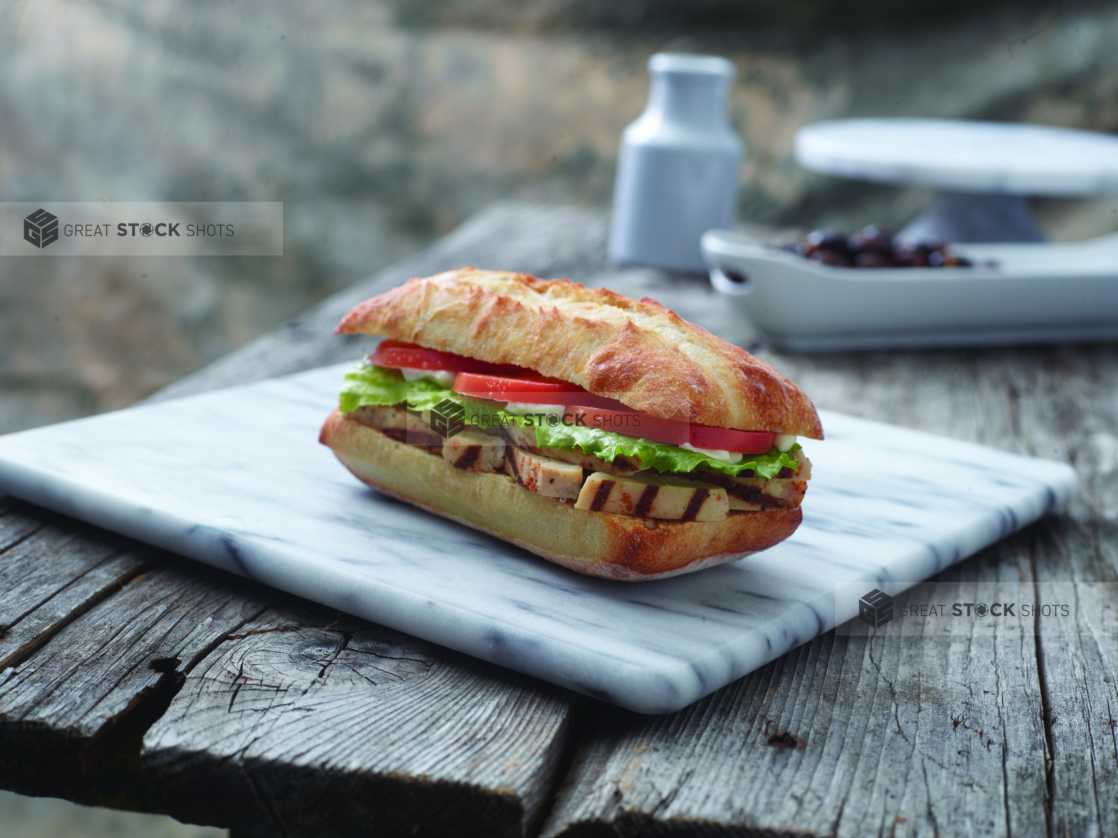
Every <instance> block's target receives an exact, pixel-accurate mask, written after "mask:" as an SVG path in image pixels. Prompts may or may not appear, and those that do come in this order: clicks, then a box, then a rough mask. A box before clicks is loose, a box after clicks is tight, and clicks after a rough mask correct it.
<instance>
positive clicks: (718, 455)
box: [679, 437, 794, 463]
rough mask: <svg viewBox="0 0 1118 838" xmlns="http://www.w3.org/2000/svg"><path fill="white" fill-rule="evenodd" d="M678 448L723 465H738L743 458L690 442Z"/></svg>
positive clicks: (740, 455) (742, 456)
mask: <svg viewBox="0 0 1118 838" xmlns="http://www.w3.org/2000/svg"><path fill="white" fill-rule="evenodd" d="M793 438H794V437H793ZM679 447H680V448H686V449H687V450H688V451H694V452H695V453H696V454H705V455H706V456H708V457H711V458H713V459H715V460H722V461H723V462H724V463H740V462H741V461H742V459H743V458H744V457H745V455H744V454H731V453H730V452H729V451H721V450H718V449H714V448H696V447H695V446H694V445H692V444H691V443H690V442H685V443H683V444H682V445H681V446H679Z"/></svg>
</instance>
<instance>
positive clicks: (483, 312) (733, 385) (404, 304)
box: [337, 268, 823, 439]
mask: <svg viewBox="0 0 1118 838" xmlns="http://www.w3.org/2000/svg"><path fill="white" fill-rule="evenodd" d="M337 333H338V334H354V333H363V334H372V335H382V336H383V337H387V338H392V339H395V340H402V341H407V342H409V343H417V344H420V345H421V346H426V347H429V348H431V349H438V350H440V351H443V352H454V353H457V354H459V355H466V356H469V357H471V358H478V359H480V360H482V361H490V362H492V363H497V364H516V365H518V366H522V367H528V368H529V369H533V370H537V371H539V372H540V373H542V374H543V375H546V376H550V377H553V378H559V379H562V380H564V381H571V382H573V383H575V384H578V385H579V386H581V387H585V388H586V389H587V390H589V391H590V392H591V393H595V394H597V395H599V396H607V397H610V398H614V399H617V400H619V401H620V402H622V403H623V404H626V405H628V406H629V407H631V408H634V409H636V410H643V411H645V412H647V413H650V414H652V415H653V416H659V417H661V418H664V419H677V420H681V421H690V422H695V423H698V424H701V425H713V426H716V427H720V428H737V429H740V430H748V431H753V430H756V431H777V432H779V433H786V434H796V435H797V436H805V437H810V438H812V439H822V438H823V428H822V426H821V424H820V422H819V414H818V413H816V412H815V407H814V406H813V405H812V403H811V401H810V400H809V399H808V398H807V396H805V395H804V394H803V393H802V392H801V391H800V389H799V388H798V387H796V385H794V384H793V383H792V382H790V381H789V380H788V379H787V378H785V377H784V376H783V375H781V374H780V373H779V372H777V371H776V370H774V369H773V368H772V367H770V366H769V365H768V364H766V363H764V362H763V361H759V360H757V359H756V358H754V357H753V356H752V355H750V354H749V353H748V352H746V351H745V350H744V349H741V348H740V347H737V346H734V345H732V344H730V343H727V342H726V341H724V340H722V339H720V338H717V337H715V336H714V335H712V334H711V333H710V332H708V331H707V330H706V329H703V328H702V327H700V326H696V325H694V324H693V323H688V322H687V321H686V320H684V319H683V318H681V317H679V315H677V314H676V313H675V312H674V311H670V310H669V309H666V308H664V306H662V305H660V304H659V303H658V302H656V301H655V300H651V299H648V298H647V297H646V298H645V299H643V300H634V299H631V298H629V297H623V296H621V295H620V294H615V293H613V292H612V291H607V290H605V289H598V288H586V287H584V286H582V285H579V284H578V283H574V282H571V281H570V280H566V279H558V280H550V281H548V280H543V279H537V278H536V277H534V276H529V275H528V274H516V273H506V272H500V271H482V270H477V269H476V268H463V269H461V270H457V271H448V272H446V273H441V274H438V275H437V276H433V277H429V278H427V279H411V280H408V281H407V282H406V283H404V284H403V285H401V286H400V287H398V288H393V289H392V290H391V291H387V292H385V293H384V294H381V295H380V296H377V297H373V298H372V299H371V300H366V301H365V302H363V303H361V304H360V305H358V306H357V307H356V308H354V309H353V311H351V312H350V313H349V314H347V315H346V316H345V317H344V318H343V319H342V322H341V323H340V324H339V325H338V328H337Z"/></svg>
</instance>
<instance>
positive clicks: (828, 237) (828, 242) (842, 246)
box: [807, 230, 850, 255]
mask: <svg viewBox="0 0 1118 838" xmlns="http://www.w3.org/2000/svg"><path fill="white" fill-rule="evenodd" d="M807 249H808V255H810V254H812V253H814V252H815V251H817V250H831V251H834V252H836V253H843V254H848V253H850V242H849V241H847V238H846V236H844V235H843V234H842V233H835V232H831V231H829V230H816V231H815V232H813V233H810V234H808V237H807Z"/></svg>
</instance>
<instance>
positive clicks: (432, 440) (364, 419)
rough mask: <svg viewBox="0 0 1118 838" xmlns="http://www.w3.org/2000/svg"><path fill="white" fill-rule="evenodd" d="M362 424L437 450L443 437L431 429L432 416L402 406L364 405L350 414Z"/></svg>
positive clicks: (410, 442)
mask: <svg viewBox="0 0 1118 838" xmlns="http://www.w3.org/2000/svg"><path fill="white" fill-rule="evenodd" d="M349 417H350V418H351V419H355V420H357V421H358V422H360V423H361V424H362V425H366V426H368V427H370V428H376V429H377V430H378V431H380V432H381V433H383V434H384V435H385V436H387V437H388V438H389V439H393V440H395V441H396V442H402V443H404V444H406V445H415V446H418V447H420V448H427V449H429V450H434V451H437V450H438V449H441V448H442V445H443V439H442V437H440V436H439V435H438V434H437V433H435V432H434V431H432V430H431V422H430V416H429V415H428V416H427V417H426V418H425V417H424V415H423V414H421V413H418V412H416V411H411V410H404V409H403V408H400V407H376V406H374V405H363V406H361V407H359V408H357V409H356V410H354V411H352V412H351V413H350V414H349Z"/></svg>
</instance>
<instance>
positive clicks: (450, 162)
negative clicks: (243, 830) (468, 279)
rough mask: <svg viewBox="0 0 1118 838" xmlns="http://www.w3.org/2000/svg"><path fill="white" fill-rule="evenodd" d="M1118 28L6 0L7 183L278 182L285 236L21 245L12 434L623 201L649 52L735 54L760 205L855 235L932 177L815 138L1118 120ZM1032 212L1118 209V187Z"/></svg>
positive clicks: (1026, 17)
mask: <svg viewBox="0 0 1118 838" xmlns="http://www.w3.org/2000/svg"><path fill="white" fill-rule="evenodd" d="M1116 43H1118V7H1116V6H1115V5H1114V4H1112V3H1082V2H1081V3H1029V2H1026V3H1020V2H1018V3H1008V2H963V1H962V0H940V2H935V3H933V2H931V0H909V1H908V2H902V1H901V0H881V2H871V0H845V1H844V2H834V1H833V0H832V1H831V2H827V1H826V0H795V1H794V2H782V3H781V2H776V0H737V2H733V1H732V0H696V2H692V3H677V2H667V0H619V2H617V3H597V2H590V0H538V2H535V3H518V2H513V1H512V0H360V2H358V0H338V1H337V2H305V3H300V4H277V3H268V2H263V0H221V2H216V0H215V2H192V3H182V2H179V0H155V2H146V3H142V4H141V3H134V2H124V0H83V1H82V2H77V0H12V2H8V3H5V4H3V5H2V6H0V200H2V201H44V202H45V201H64V200H72V201H79V200H80V201H90V200H117V201H128V200H133V201H135V200H162V201H179V200H190V201H221V200H237V201H252V200H261V201H263V200H268V201H283V202H284V210H285V255H284V256H283V257H282V258H279V257H276V258H264V257H259V258H248V257H240V258H216V257H209V258H161V259H160V258H145V259H140V258H134V257H129V258H123V257H119V258H113V257H97V258H85V259H67V258H16V257H3V258H0V432H2V431H7V430H14V429H18V428H21V427H30V426H33V425H36V424H42V423H44V422H49V421H56V420H60V419H64V418H69V417H72V416H77V415H81V414H85V413H89V412H94V411H99V410H105V409H109V408H113V407H117V406H122V405H125V404H129V403H131V402H133V401H135V400H136V399H138V398H140V397H142V396H144V395H146V394H148V393H150V392H152V391H153V390H155V389H157V388H159V387H160V386H162V385H163V384H166V383H168V382H170V381H173V380H175V379H176V378H178V377H181V376H182V375H184V374H186V373H188V372H190V371H192V370H194V369H197V368H199V367H200V366H203V365H204V364H206V363H208V362H209V361H212V360H214V359H216V358H218V357H220V356H221V355H223V354H225V353H227V352H229V351H230V350H232V349H234V348H236V347H237V346H239V345H241V344H242V343H244V342H245V341H247V340H249V339H250V338H252V337H253V336H254V335H256V334H258V333H260V332H262V331H265V330H267V329H269V328H271V327H273V326H275V325H276V324H277V323H279V322H281V321H282V320H283V319H285V318H287V317H289V316H290V315H292V314H294V313H296V312H298V311H300V310H301V309H304V308H306V307H307V306H309V305H310V304H312V303H314V302H315V301H317V300H319V299H321V298H322V297H324V296H326V295H328V294H329V293H331V292H332V291H334V290H336V289H338V288H341V287H344V286H346V285H348V284H350V283H352V282H353V281H355V280H357V279H358V278H360V277H361V276H362V275H364V274H366V273H369V272H372V271H375V270H376V269H377V268H380V267H382V266H384V265H386V264H387V263H389V262H391V261H393V260H395V259H397V258H399V257H401V256H403V255H405V254H407V253H409V252H411V251H414V250H415V249H417V248H419V247H421V246H423V245H424V244H425V243H427V242H429V241H431V240H432V239H433V238H435V237H437V236H439V235H441V234H443V233H446V232H447V231H449V230H450V229H452V228H453V227H454V226H455V225H456V224H458V223H459V222H460V221H462V220H463V219H464V218H466V217H467V216H468V215H470V214H471V213H473V212H475V211H477V210H478V209H480V208H481V207H483V206H485V205H486V204H487V203H489V202H491V201H493V200H495V199H499V198H510V197H511V198H521V199H537V200H546V201H557V202H567V203H576V204H582V205H590V206H597V207H601V208H603V209H606V208H608V205H609V200H610V191H611V187H612V181H613V171H614V162H615V155H616V148H617V141H618V136H619V134H620V132H621V130H622V128H623V127H624V126H625V125H626V124H627V123H628V122H629V121H631V120H632V119H634V118H635V117H636V116H637V114H638V113H639V112H640V111H641V109H642V107H643V105H644V99H645V95H646V92H647V83H648V80H647V75H646V70H645V63H646V61H647V59H648V57H649V55H651V54H652V53H653V52H656V51H658V50H662V49H673V50H682V51H696V52H709V53H716V54H720V55H724V56H726V57H728V58H730V59H731V60H732V61H734V62H735V64H736V65H737V67H738V69H739V79H738V82H737V84H736V85H735V87H734V92H733V102H732V107H733V121H734V124H735V126H736V127H737V129H738V130H739V131H740V133H741V134H742V136H743V137H744V139H745V142H746V145H747V147H748V157H747V159H746V162H745V164H744V166H743V170H742V178H743V188H742V193H741V207H740V209H741V213H740V216H741V219H742V220H743V221H747V222H751V223H756V224H767V225H774V226H786V225H798V226H802V227H809V228H810V227H813V226H818V225H822V224H833V225H837V226H840V227H845V228H847V229H852V228H855V227H857V226H860V225H862V224H864V223H867V222H870V221H873V222H876V223H879V224H883V225H886V226H893V227H896V226H900V225H901V224H902V223H903V222H905V221H906V220H908V218H910V217H911V216H913V215H915V214H916V212H917V211H918V210H919V209H920V208H921V207H922V206H923V205H924V204H925V203H926V201H927V200H928V197H929V196H928V195H926V194H925V193H922V192H920V191H917V190H902V189H891V188H886V187H875V186H869V185H863V184H856V183H849V182H843V181H839V180H836V179H830V178H824V177H819V176H814V175H811V174H809V173H807V172H804V171H803V170H801V169H799V168H798V167H797V166H796V165H795V163H794V161H793V160H792V158H791V154H790V149H791V140H792V136H793V134H794V133H795V131H796V129H797V128H799V127H800V126H802V125H805V124H807V123H810V122H813V121H816V120H820V119H827V118H834V117H843V116H854V115H875V116H893V115H904V116H931V117H967V118H989V119H1004V120H1018V121H1031V122H1041V123H1048V124H1056V125H1067V126H1078V127H1085V128H1092V129H1097V130H1102V131H1110V132H1114V131H1118V50H1115V49H1114V44H1116ZM1039 213H1040V217H1041V220H1042V222H1043V223H1044V224H1045V225H1046V226H1047V227H1048V229H1049V231H1050V233H1052V234H1053V235H1054V236H1055V237H1057V238H1075V237H1085V236H1089V235H1095V234H1099V233H1102V232H1108V231H1110V230H1113V229H1116V228H1118V201H1116V200H1115V198H1113V197H1111V196H1107V197H1105V198H1100V199H1096V200H1092V201H1075V202H1073V201H1060V202H1047V203H1045V204H1043V205H1041V206H1040V207H1039ZM495 267H496V266H495Z"/></svg>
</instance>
